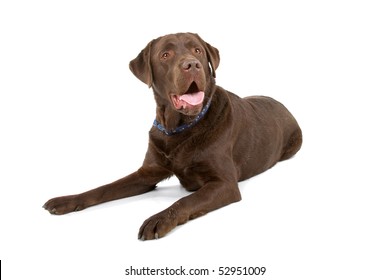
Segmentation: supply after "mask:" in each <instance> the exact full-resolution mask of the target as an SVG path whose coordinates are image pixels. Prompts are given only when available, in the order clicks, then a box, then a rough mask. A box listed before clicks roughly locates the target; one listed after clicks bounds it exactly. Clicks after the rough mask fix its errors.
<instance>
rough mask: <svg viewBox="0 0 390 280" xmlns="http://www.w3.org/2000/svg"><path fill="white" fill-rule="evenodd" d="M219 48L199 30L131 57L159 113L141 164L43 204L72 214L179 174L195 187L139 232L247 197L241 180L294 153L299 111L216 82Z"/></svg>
mask: <svg viewBox="0 0 390 280" xmlns="http://www.w3.org/2000/svg"><path fill="white" fill-rule="evenodd" d="M219 62H220V56H219V51H218V49H217V48H215V47H213V46H211V45H210V44H209V43H207V42H205V41H204V40H203V39H202V38H201V37H200V36H199V35H197V34H193V33H177V34H169V35H165V36H162V37H159V38H157V39H154V40H152V41H151V42H149V43H148V44H147V46H146V47H145V48H144V49H143V50H142V51H141V52H140V53H139V55H138V56H137V57H136V58H135V59H133V60H132V61H130V65H129V67H130V70H131V71H132V73H133V74H134V75H135V76H136V77H137V78H138V79H139V80H141V81H142V82H144V83H145V84H146V85H148V86H149V88H150V87H151V88H152V89H153V93H154V98H155V102H156V118H155V121H154V123H153V126H152V128H151V130H150V131H149V145H148V149H147V152H146V155H145V158H144V161H143V164H142V166H141V167H140V168H139V169H138V170H137V171H136V172H134V173H132V174H130V175H128V176H126V177H124V178H122V179H119V180H117V181H115V182H113V183H110V184H107V185H103V186H101V187H98V188H96V189H92V190H90V191H86V192H84V193H80V194H76V195H69V196H62V197H57V198H53V199H50V200H49V201H47V202H46V203H45V204H44V206H43V207H44V208H45V209H46V210H48V211H49V212H50V213H51V214H57V215H61V214H66V213H69V212H72V211H79V210H83V209H85V208H87V207H89V206H92V205H96V204H99V203H103V202H107V201H111V200H115V199H120V198H124V197H129V196H134V195H139V194H142V193H146V192H149V191H152V190H153V189H155V188H156V186H157V184H158V183H159V182H160V181H162V180H164V179H167V178H169V177H171V176H173V175H175V176H176V177H177V178H178V179H179V181H180V183H181V185H182V186H183V187H184V188H185V189H186V190H188V191H190V192H192V193H191V194H189V195H188V196H186V197H183V198H181V199H179V200H178V201H177V202H175V203H174V204H172V205H171V206H170V207H168V208H167V209H165V210H163V211H161V212H159V213H157V214H156V215H154V216H152V217H150V218H149V219H147V220H146V221H145V222H144V223H143V224H142V226H141V228H140V230H139V233H138V238H139V239H141V240H150V239H157V238H161V237H163V236H165V235H166V234H167V233H168V232H170V231H171V230H172V229H173V228H175V227H176V226H178V225H182V224H184V223H186V222H187V221H188V220H191V219H195V218H197V217H199V216H202V215H205V214H206V213H208V212H210V211H213V210H216V209H218V208H221V207H223V206H226V205H228V204H230V203H233V202H237V201H240V200H241V194H240V190H239V187H238V182H239V181H242V180H246V179H248V178H250V177H252V176H255V175H257V174H260V173H262V172H263V171H265V170H267V169H269V168H271V167H273V166H274V165H275V164H276V163H277V162H278V161H281V160H286V159H288V158H291V157H292V156H293V155H294V154H296V153H297V152H298V151H299V149H300V148H301V145H302V132H301V129H300V127H299V125H298V123H297V121H296V120H295V118H294V117H293V115H292V114H291V113H290V112H289V111H288V110H287V109H286V108H285V107H284V106H283V105H282V104H281V103H279V102H277V101H275V100H274V99H272V98H270V97H265V96H251V97H246V98H240V97H239V96H237V95H235V94H233V93H231V92H229V91H227V90H225V89H223V88H222V87H220V86H217V85H216V82H215V78H216V73H215V71H216V69H217V68H218V65H219Z"/></svg>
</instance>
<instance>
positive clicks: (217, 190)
mask: <svg viewBox="0 0 390 280" xmlns="http://www.w3.org/2000/svg"><path fill="white" fill-rule="evenodd" d="M239 200H241V194H240V191H239V189H238V184H237V183H236V182H235V183H226V182H209V183H207V184H206V185H205V186H203V187H202V188H200V189H199V190H197V191H196V192H194V193H192V194H190V195H189V196H186V197H183V198H182V199H180V200H178V201H177V202H175V203H174V204H173V205H172V206H170V207H169V208H167V209H165V210H164V211H162V212H160V213H158V214H156V215H154V216H152V217H150V218H149V219H147V220H146V221H145V222H144V223H143V225H142V226H141V228H140V230H139V233H138V238H139V239H141V240H150V239H157V238H160V237H163V236H165V235H166V234H167V233H168V232H169V231H171V230H172V229H173V228H175V227H176V226H177V225H181V224H184V223H186V222H187V221H188V220H191V219H195V218H197V217H199V216H202V215H205V214H206V213H208V212H210V211H213V210H215V209H218V208H220V207H223V206H225V205H228V204H230V203H233V202H237V201H239Z"/></svg>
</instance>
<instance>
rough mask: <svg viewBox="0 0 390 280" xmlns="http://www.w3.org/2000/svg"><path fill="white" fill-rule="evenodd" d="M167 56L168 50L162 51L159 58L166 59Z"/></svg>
mask: <svg viewBox="0 0 390 280" xmlns="http://www.w3.org/2000/svg"><path fill="white" fill-rule="evenodd" d="M168 57H169V53H168V52H164V53H162V55H161V59H167V58H168Z"/></svg>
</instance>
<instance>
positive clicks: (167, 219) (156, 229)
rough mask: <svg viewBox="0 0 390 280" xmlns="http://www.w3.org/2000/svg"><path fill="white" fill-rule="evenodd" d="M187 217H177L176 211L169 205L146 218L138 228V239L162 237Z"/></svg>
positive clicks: (182, 222)
mask: <svg viewBox="0 0 390 280" xmlns="http://www.w3.org/2000/svg"><path fill="white" fill-rule="evenodd" d="M186 221H187V219H185V218H183V217H179V214H178V211H177V210H176V209H174V208H173V207H170V208H168V209H166V210H164V211H162V212H160V213H158V214H156V215H154V216H152V217H150V218H149V219H147V220H146V221H145V222H144V223H143V224H142V226H141V228H140V229H139V233H138V239H141V240H151V239H158V238H161V237H164V236H165V235H166V234H167V233H168V232H170V231H171V230H172V229H174V228H175V227H176V226H177V225H180V224H184V223H185V222H186Z"/></svg>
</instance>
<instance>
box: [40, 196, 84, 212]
mask: <svg viewBox="0 0 390 280" xmlns="http://www.w3.org/2000/svg"><path fill="white" fill-rule="evenodd" d="M43 208H44V209H46V210H47V211H49V212H50V213H51V214H55V215H62V214H67V213H70V212H74V211H80V210H83V209H84V208H85V207H84V205H83V203H81V201H80V199H79V198H78V196H77V195H68V196H61V197H56V198H52V199H50V200H49V201H47V202H46V203H45V204H44V205H43Z"/></svg>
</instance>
